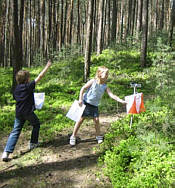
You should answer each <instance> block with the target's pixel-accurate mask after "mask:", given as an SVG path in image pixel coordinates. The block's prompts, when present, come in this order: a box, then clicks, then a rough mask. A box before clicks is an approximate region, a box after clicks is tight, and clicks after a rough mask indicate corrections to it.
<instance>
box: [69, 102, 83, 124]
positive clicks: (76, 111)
mask: <svg viewBox="0 0 175 188" xmlns="http://www.w3.org/2000/svg"><path fill="white" fill-rule="evenodd" d="M85 107H86V105H85V104H82V106H80V105H79V104H78V101H77V100H75V101H74V102H73V104H72V106H71V107H70V109H69V111H68V113H67V114H66V117H68V118H70V119H71V120H73V121H75V122H77V121H79V120H80V118H81V116H82V114H83V112H84V109H85Z"/></svg>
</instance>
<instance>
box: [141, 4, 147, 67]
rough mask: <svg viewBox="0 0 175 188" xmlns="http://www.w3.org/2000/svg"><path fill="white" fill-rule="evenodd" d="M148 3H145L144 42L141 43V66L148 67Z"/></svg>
mask: <svg viewBox="0 0 175 188" xmlns="http://www.w3.org/2000/svg"><path fill="white" fill-rule="evenodd" d="M148 2H149V0H144V1H143V25H142V41H141V66H142V67H145V66H146V56H147V35H148Z"/></svg>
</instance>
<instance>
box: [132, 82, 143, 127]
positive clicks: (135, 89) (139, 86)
mask: <svg viewBox="0 0 175 188" xmlns="http://www.w3.org/2000/svg"><path fill="white" fill-rule="evenodd" d="M130 86H131V87H133V88H134V93H133V94H134V95H135V94H137V87H138V88H141V84H137V83H130ZM133 116H134V115H133V114H131V120H130V129H131V126H132V122H133Z"/></svg>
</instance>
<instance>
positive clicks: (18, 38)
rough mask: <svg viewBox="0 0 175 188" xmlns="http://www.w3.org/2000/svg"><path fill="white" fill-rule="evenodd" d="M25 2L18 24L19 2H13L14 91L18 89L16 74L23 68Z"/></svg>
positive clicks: (22, 1)
mask: <svg viewBox="0 0 175 188" xmlns="http://www.w3.org/2000/svg"><path fill="white" fill-rule="evenodd" d="M23 14H24V0H21V8H20V20H19V23H18V0H14V1H13V19H14V21H13V23H14V61H13V85H12V90H14V88H15V87H16V79H15V76H16V73H17V72H18V71H19V70H20V69H21V68H22V64H23V52H22V29H23Z"/></svg>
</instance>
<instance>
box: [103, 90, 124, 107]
mask: <svg viewBox="0 0 175 188" xmlns="http://www.w3.org/2000/svg"><path fill="white" fill-rule="evenodd" d="M106 92H107V93H108V95H109V96H110V97H111V98H112V99H114V100H116V101H118V102H120V103H122V104H127V103H126V101H124V100H122V99H120V98H119V97H117V96H116V95H114V94H113V93H112V92H111V90H110V89H109V88H108V87H107V88H106Z"/></svg>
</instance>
